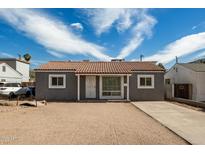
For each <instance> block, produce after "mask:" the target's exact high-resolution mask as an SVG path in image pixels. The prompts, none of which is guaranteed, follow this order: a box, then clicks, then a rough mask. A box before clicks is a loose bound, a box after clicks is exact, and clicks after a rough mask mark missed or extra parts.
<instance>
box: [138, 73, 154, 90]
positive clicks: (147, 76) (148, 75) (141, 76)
mask: <svg viewBox="0 0 205 154" xmlns="http://www.w3.org/2000/svg"><path fill="white" fill-rule="evenodd" d="M140 78H151V84H152V85H151V86H141V85H140ZM137 87H138V89H154V75H150V74H140V75H137Z"/></svg>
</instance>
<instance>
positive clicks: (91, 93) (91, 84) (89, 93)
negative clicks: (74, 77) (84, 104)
mask: <svg viewBox="0 0 205 154" xmlns="http://www.w3.org/2000/svg"><path fill="white" fill-rule="evenodd" d="M85 87H86V88H85V93H86V98H96V76H86V81H85Z"/></svg>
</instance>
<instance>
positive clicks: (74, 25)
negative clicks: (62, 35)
mask: <svg viewBox="0 0 205 154" xmlns="http://www.w3.org/2000/svg"><path fill="white" fill-rule="evenodd" d="M70 26H71V27H72V28H74V29H76V30H80V31H83V25H82V24H81V23H72V24H70Z"/></svg>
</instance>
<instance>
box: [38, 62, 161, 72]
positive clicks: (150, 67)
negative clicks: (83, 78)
mask: <svg viewBox="0 0 205 154" xmlns="http://www.w3.org/2000/svg"><path fill="white" fill-rule="evenodd" d="M38 70H41V71H50V70H55V71H58V70H59V71H62V70H70V71H74V72H75V73H76V74H122V73H123V74H130V73H132V71H164V70H163V69H162V68H161V67H159V66H157V65H156V64H155V63H154V62H136V61H135V62H127V61H123V62H93V61H92V62H83V61H81V62H79V61H78V62H77V61H72V62H71V61H50V62H48V63H47V64H43V65H41V66H40V67H39V68H38V69H36V71H38Z"/></svg>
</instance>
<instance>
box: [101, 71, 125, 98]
mask: <svg viewBox="0 0 205 154" xmlns="http://www.w3.org/2000/svg"><path fill="white" fill-rule="evenodd" d="M104 76H106V77H112V76H116V75H101V76H100V80H99V82H100V89H99V97H100V99H124V76H122V75H121V76H120V75H118V76H116V77H120V78H121V89H120V90H121V95H120V96H102V77H104Z"/></svg>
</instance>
